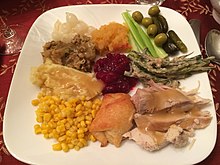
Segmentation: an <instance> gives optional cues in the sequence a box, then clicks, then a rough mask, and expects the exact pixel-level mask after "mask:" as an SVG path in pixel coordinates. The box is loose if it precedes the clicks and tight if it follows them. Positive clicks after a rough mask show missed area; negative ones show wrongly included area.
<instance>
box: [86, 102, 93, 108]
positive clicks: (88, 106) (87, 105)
mask: <svg viewBox="0 0 220 165" xmlns="http://www.w3.org/2000/svg"><path fill="white" fill-rule="evenodd" d="M84 106H85V107H86V108H92V102H91V101H86V102H85V103H84Z"/></svg>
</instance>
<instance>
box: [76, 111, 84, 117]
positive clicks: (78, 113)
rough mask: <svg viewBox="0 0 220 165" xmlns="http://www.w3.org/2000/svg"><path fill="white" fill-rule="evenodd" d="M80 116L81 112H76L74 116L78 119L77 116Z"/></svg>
mask: <svg viewBox="0 0 220 165" xmlns="http://www.w3.org/2000/svg"><path fill="white" fill-rule="evenodd" d="M82 114H83V112H82V111H77V112H76V114H75V116H76V117H78V116H80V115H82Z"/></svg>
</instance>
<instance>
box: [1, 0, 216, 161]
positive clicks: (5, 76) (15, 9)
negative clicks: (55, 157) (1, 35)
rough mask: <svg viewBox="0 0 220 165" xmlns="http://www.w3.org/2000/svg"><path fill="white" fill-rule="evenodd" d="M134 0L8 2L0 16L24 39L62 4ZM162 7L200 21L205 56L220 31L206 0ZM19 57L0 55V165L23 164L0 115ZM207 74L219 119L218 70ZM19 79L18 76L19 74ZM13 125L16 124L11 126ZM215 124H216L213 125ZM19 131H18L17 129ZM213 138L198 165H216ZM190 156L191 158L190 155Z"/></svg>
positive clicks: (174, 0)
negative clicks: (210, 37)
mask: <svg viewBox="0 0 220 165" xmlns="http://www.w3.org/2000/svg"><path fill="white" fill-rule="evenodd" d="M134 3H135V0H78V1H76V0H62V1H61V0H10V1H1V2H0V16H1V17H2V18H3V19H5V20H6V22H7V24H21V25H22V26H23V28H22V29H23V30H22V32H21V33H22V35H23V36H26V35H27V33H28V30H29V28H30V27H31V25H32V24H33V22H34V21H35V19H36V18H37V17H38V16H39V15H41V14H42V13H43V12H45V11H47V10H49V9H52V8H55V7H59V6H66V5H81V4H134ZM162 6H165V7H169V8H172V9H174V10H176V11H177V12H179V13H181V14H182V15H184V16H185V17H186V19H187V20H190V19H192V18H194V19H200V20H201V40H200V48H201V51H202V54H203V55H204V56H205V50H204V41H205V36H206V34H207V32H208V31H209V30H211V29H213V28H215V29H218V30H220V25H219V24H217V23H216V22H215V20H214V19H213V17H212V7H211V4H210V2H209V0H166V1H165V2H164V3H163V4H162ZM18 58H19V54H17V55H13V56H0V164H3V165H8V164H13V165H19V164H20V165H21V164H24V163H22V162H20V161H18V160H16V159H15V158H14V157H12V156H11V155H10V153H9V152H8V151H7V148H6V146H5V144H4V141H3V132H2V131H3V130H2V126H3V120H4V119H3V116H4V109H5V104H6V100H7V96H8V91H9V88H10V83H11V79H12V76H13V73H14V70H15V67H16V63H17V59H18ZM214 66H215V69H213V70H212V71H211V72H210V73H209V79H210V84H211V87H212V93H213V98H214V102H215V108H216V112H217V119H218V122H219V120H220V118H219V115H218V113H219V102H220V95H219V93H218V92H219V90H220V83H218V80H219V79H220V67H219V66H217V65H214ZM21 78H22V75H21ZM15 124H16V123H15ZM216 124H217V123H216ZM18 129H22V128H18ZM219 131H220V127H219V126H218V135H219V136H220V132H219ZM219 136H218V137H217V143H216V146H215V148H214V150H213V151H212V153H211V154H210V155H209V157H208V158H206V159H205V160H204V161H202V162H201V163H200V164H204V165H207V164H209V165H216V164H220V138H219ZM192 156H193V155H192Z"/></svg>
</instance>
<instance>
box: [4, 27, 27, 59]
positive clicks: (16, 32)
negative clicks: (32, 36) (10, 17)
mask: <svg viewBox="0 0 220 165" xmlns="http://www.w3.org/2000/svg"><path fill="white" fill-rule="evenodd" d="M21 30H22V26H21V25H17V24H16V25H10V26H9V28H8V30H2V33H1V36H0V55H14V54H18V53H20V51H21V48H22V46H23V42H24V37H23V36H22V35H21V34H22V32H21Z"/></svg>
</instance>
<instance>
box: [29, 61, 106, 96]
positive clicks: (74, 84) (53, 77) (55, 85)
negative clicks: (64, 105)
mask: <svg viewBox="0 0 220 165" xmlns="http://www.w3.org/2000/svg"><path fill="white" fill-rule="evenodd" d="M31 78H32V83H33V84H35V85H37V86H38V87H40V88H41V92H43V93H45V94H46V95H52V96H53V95H55V96H59V97H61V98H62V99H66V100H68V99H71V98H73V97H81V96H85V97H86V100H90V99H92V98H94V97H96V96H97V95H99V94H101V91H102V89H103V87H104V85H103V83H102V81H100V80H96V78H95V77H94V76H93V74H92V73H90V74H89V73H84V72H81V71H78V70H76V69H73V68H69V67H66V66H62V65H58V64H42V65H40V66H39V67H37V68H33V69H32V75H31Z"/></svg>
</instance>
